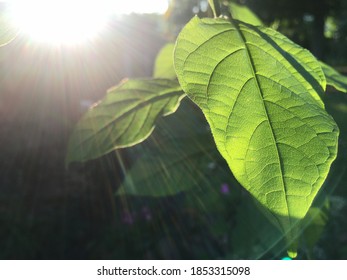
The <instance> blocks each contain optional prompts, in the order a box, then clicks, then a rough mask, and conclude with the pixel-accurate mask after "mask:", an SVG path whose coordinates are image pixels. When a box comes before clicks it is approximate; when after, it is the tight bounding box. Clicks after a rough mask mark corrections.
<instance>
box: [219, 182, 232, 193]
mask: <svg viewBox="0 0 347 280" xmlns="http://www.w3.org/2000/svg"><path fill="white" fill-rule="evenodd" d="M220 192H221V193H222V194H229V193H230V189H229V185H228V184H227V183H224V184H222V185H221V187H220Z"/></svg>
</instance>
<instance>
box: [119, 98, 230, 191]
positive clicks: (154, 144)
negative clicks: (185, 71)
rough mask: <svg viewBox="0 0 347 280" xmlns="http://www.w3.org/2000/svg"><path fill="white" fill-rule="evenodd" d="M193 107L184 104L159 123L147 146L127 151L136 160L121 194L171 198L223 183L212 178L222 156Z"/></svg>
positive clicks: (189, 103) (202, 117)
mask: <svg viewBox="0 0 347 280" xmlns="http://www.w3.org/2000/svg"><path fill="white" fill-rule="evenodd" d="M194 107H195V105H194V104H192V102H191V101H189V100H187V101H186V102H182V104H181V105H180V108H179V110H178V111H177V112H176V113H175V114H173V115H171V116H169V117H167V118H165V119H162V120H159V121H158V124H157V129H156V130H155V131H154V132H153V134H152V135H151V136H150V137H149V138H148V139H147V140H146V141H145V142H143V143H141V144H139V145H136V146H135V147H133V148H131V149H128V150H127V153H130V155H131V156H130V158H135V159H136V160H135V161H134V163H133V165H132V166H131V168H130V169H129V171H127V172H126V176H125V179H124V181H123V183H122V185H121V188H120V189H119V190H118V194H127V195H129V194H130V195H142V196H155V197H158V196H168V195H174V194H177V193H179V192H182V191H187V190H189V189H192V188H194V189H195V190H197V189H200V188H203V186H206V185H207V186H210V185H215V181H216V180H217V179H219V180H223V178H222V177H221V176H220V178H215V177H214V176H213V175H214V174H215V172H216V170H215V169H216V168H214V166H215V164H214V163H215V161H216V160H217V159H218V158H220V156H219V154H218V151H217V149H216V145H215V144H214V142H213V139H212V135H211V132H210V131H209V130H207V124H206V120H205V118H204V116H203V115H202V114H201V113H200V112H199V111H197V110H196V108H194ZM226 171H227V169H223V172H224V173H227V172H226ZM220 174H221V173H219V175H220ZM224 177H225V176H224ZM205 189H206V188H205Z"/></svg>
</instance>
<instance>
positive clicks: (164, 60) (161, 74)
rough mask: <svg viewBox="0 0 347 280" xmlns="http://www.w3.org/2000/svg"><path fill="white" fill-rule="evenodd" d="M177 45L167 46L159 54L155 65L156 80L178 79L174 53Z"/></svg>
mask: <svg viewBox="0 0 347 280" xmlns="http://www.w3.org/2000/svg"><path fill="white" fill-rule="evenodd" d="M174 48H175V45H174V44H172V43H170V44H166V45H165V46H164V47H163V48H162V49H161V50H160V52H159V54H158V56H157V58H156V60H155V64H154V73H153V77H154V78H163V79H176V72H175V68H174V66H173V51H174Z"/></svg>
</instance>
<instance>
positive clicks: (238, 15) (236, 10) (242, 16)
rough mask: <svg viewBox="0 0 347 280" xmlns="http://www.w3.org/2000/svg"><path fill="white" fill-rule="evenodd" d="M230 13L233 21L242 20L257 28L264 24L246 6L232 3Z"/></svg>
mask: <svg viewBox="0 0 347 280" xmlns="http://www.w3.org/2000/svg"><path fill="white" fill-rule="evenodd" d="M230 13H231V15H232V17H233V19H237V20H241V21H243V22H246V23H249V24H252V25H255V26H259V25H263V22H262V21H261V20H260V19H259V18H258V17H257V15H256V14H255V13H253V12H252V10H251V9H249V8H248V7H247V6H245V5H239V4H236V3H230Z"/></svg>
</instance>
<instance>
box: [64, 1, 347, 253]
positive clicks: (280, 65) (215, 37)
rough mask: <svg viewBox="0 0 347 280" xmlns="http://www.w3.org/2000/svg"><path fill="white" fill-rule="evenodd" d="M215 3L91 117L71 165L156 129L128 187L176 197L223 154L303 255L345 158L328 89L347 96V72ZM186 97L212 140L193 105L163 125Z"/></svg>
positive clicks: (77, 136) (75, 141)
mask: <svg viewBox="0 0 347 280" xmlns="http://www.w3.org/2000/svg"><path fill="white" fill-rule="evenodd" d="M215 2H218V1H210V4H211V6H212V8H213V11H214V13H215V18H213V19H211V18H204V19H199V18H197V17H195V18H193V19H192V20H191V21H190V22H189V23H188V24H187V25H186V26H185V27H184V29H183V30H182V31H181V33H180V35H179V36H178V38H177V41H176V44H175V45H173V44H169V45H167V46H165V48H164V49H163V50H162V51H161V53H160V54H159V55H158V58H157V61H156V64H155V71H154V77H153V78H152V79H135V80H125V81H123V82H122V83H121V84H120V85H118V86H116V87H115V88H112V89H110V90H109V91H108V93H107V95H106V96H105V98H104V99H103V100H101V101H100V102H99V103H98V104H96V105H95V106H93V107H92V108H91V109H90V110H89V111H88V112H87V113H86V114H85V115H84V116H83V117H82V119H81V120H80V121H79V123H78V124H77V125H76V127H75V130H74V132H73V134H72V135H71V139H70V143H69V148H68V153H67V164H69V163H71V162H74V161H86V160H90V159H95V158H98V157H100V156H102V155H104V154H107V153H109V152H111V151H113V150H116V149H119V148H125V147H131V146H134V145H136V144H138V143H141V142H143V141H144V140H146V139H147V138H148V137H149V136H150V135H151V136H152V137H150V138H149V139H148V140H147V142H148V143H149V146H147V147H150V148H145V146H143V147H142V148H141V149H139V150H138V151H137V150H136V149H135V148H133V150H132V151H133V153H134V157H137V161H136V163H135V164H134V165H133V166H132V169H131V170H130V171H129V173H128V174H127V176H126V178H125V180H124V182H123V185H122V186H121V188H120V189H119V192H118V193H119V194H132V195H150V196H167V195H172V194H175V193H178V192H181V191H185V190H187V189H189V188H193V187H195V186H197V185H199V184H202V183H206V182H208V181H209V176H210V175H209V174H208V171H207V170H205V169H206V167H207V166H209V164H211V163H213V162H214V161H216V160H220V158H219V155H218V152H219V154H220V155H221V156H222V157H223V158H224V160H225V161H226V162H227V164H228V165H229V167H230V170H231V172H232V173H233V175H234V176H235V178H236V179H237V181H238V182H239V183H240V184H241V185H242V186H243V187H244V188H245V189H246V190H247V191H248V192H249V193H250V194H251V195H252V196H253V198H255V200H256V201H257V203H258V204H259V206H260V208H261V209H262V210H263V211H264V213H265V214H266V216H267V217H268V218H269V219H270V221H272V222H273V224H275V225H276V226H277V227H278V228H279V229H280V230H281V231H282V232H283V234H284V235H285V236H286V239H287V244H288V249H289V251H288V252H289V254H290V255H291V256H293V257H295V255H296V248H297V244H296V243H297V242H296V239H297V236H298V234H299V232H300V227H301V225H302V221H303V220H304V217H305V216H306V217H307V213H308V212H309V209H310V206H311V204H312V202H313V200H314V198H315V197H316V195H317V193H318V191H319V190H320V188H321V186H322V184H323V182H324V180H325V179H326V177H327V175H328V172H329V169H330V165H331V163H332V162H333V160H334V159H335V157H336V154H337V145H338V134H339V129H338V127H337V125H336V123H335V121H334V120H333V118H332V117H331V116H330V115H329V114H328V113H327V112H326V110H325V108H324V103H323V102H322V100H321V96H322V95H323V94H324V92H325V90H326V85H327V84H328V85H331V86H333V87H335V88H336V89H338V90H340V91H343V92H347V78H346V77H344V76H342V75H340V74H339V73H338V72H336V71H335V70H334V69H333V68H331V67H330V66H328V65H326V64H324V63H322V62H320V61H318V60H317V59H316V58H315V57H314V56H313V55H312V54H311V53H310V52H309V51H307V50H305V49H303V48H302V47H300V46H298V45H296V44H295V43H293V42H292V41H290V40H289V39H288V38H286V37H285V36H283V35H282V34H280V33H278V32H276V31H275V30H273V29H271V28H267V27H264V26H262V25H261V22H260V20H259V19H258V18H257V17H256V16H255V15H254V14H253V13H252V12H251V11H250V10H248V9H246V8H245V7H242V6H238V5H236V4H231V6H230V12H231V13H230V14H231V15H232V17H231V18H230V17H221V16H220V14H219V13H220V12H219V6H218V5H216V3H215ZM172 53H174V66H173V63H172ZM185 96H188V97H189V99H190V100H192V101H193V102H194V103H195V104H196V105H197V106H198V107H199V108H200V109H201V110H202V112H203V114H204V116H205V118H206V120H207V122H208V124H209V128H210V130H211V132H212V136H213V139H212V137H211V133H210V131H209V130H208V129H206V126H204V125H201V123H202V122H201V119H199V120H197V119H194V111H195V110H197V108H196V106H195V105H193V104H192V103H191V102H188V100H187V101H185V102H182V103H183V105H182V106H184V107H183V108H182V110H179V111H178V112H177V113H176V114H175V115H173V116H172V118H170V121H167V122H165V120H166V119H169V118H163V117H165V116H168V115H171V114H173V113H175V112H176V110H177V108H178V107H179V106H180V103H181V100H182V98H184V97H185ZM197 124H198V125H197ZM156 126H157V129H156V131H155V134H152V132H153V130H154V128H155V127H156ZM192 128H193V129H192ZM148 143H147V144H148ZM138 146H139V147H141V146H140V145H138ZM216 148H217V149H216ZM217 150H218V152H217ZM139 151H140V152H139ZM158 153H159V156H158ZM153 178H154V179H153Z"/></svg>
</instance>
